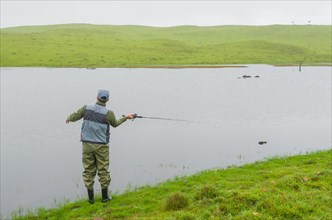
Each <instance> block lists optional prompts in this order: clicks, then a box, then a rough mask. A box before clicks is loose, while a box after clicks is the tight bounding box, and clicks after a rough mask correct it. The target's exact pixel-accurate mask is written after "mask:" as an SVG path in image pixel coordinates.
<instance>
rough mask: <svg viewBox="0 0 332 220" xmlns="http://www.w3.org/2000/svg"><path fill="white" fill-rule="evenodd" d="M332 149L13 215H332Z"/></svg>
mask: <svg viewBox="0 0 332 220" xmlns="http://www.w3.org/2000/svg"><path fill="white" fill-rule="evenodd" d="M331 184H332V150H327V151H321V152H315V153H310V154H307V155H298V156H292V157H285V158H273V159H269V160H267V161H263V162H255V163H252V164H248V165H244V166H241V167H230V168H227V169H216V170H210V171H204V172H201V173H199V174H196V175H193V176H188V177H179V178H175V179H174V180H169V181H166V182H164V183H161V184H159V185H157V186H145V187H141V188H138V189H137V190H134V191H129V192H125V193H123V194H120V195H115V196H114V197H113V200H112V201H111V202H110V203H107V204H103V203H101V201H100V200H101V198H100V197H99V198H97V199H96V202H95V204H93V205H90V204H89V203H88V201H87V200H83V201H77V202H74V203H68V204H63V205H61V206H60V207H58V208H55V209H49V210H45V209H40V210H39V211H38V212H37V213H32V212H31V213H30V214H28V215H25V216H18V215H13V218H14V219H97V218H101V219H264V220H265V219H323V220H325V219H331V218H332V205H331V204H332V186H331Z"/></svg>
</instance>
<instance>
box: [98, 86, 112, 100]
mask: <svg viewBox="0 0 332 220" xmlns="http://www.w3.org/2000/svg"><path fill="white" fill-rule="evenodd" d="M109 96H110V94H109V92H108V91H107V90H103V89H100V90H99V91H98V96H97V98H98V100H100V101H103V102H107V101H108V99H109Z"/></svg>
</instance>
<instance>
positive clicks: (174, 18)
mask: <svg viewBox="0 0 332 220" xmlns="http://www.w3.org/2000/svg"><path fill="white" fill-rule="evenodd" d="M331 7H332V3H331V0H323V1H319V0H304V1H303V0H302V1H301V0H295V1H288V0H276V1H272V0H259V1H252V0H243V1H239V0H233V1H222V0H219V1H216V0H215V1H188V0H187V1H172V0H168V1H158V0H157V1H156V0H155V1H139V0H133V1H123V0H122V1H111V0H108V1H77V0H76V1H68V0H67V1H55V0H39V1H36V0H35V1H28V0H22V1H18V0H1V27H2V28H4V27H13V26H25V25H46V24H64V23H90V24H112V25H126V24H132V25H148V26H177V25H199V26H212V25H232V24H235V25H269V24H292V23H295V24H308V22H309V21H310V23H311V24H325V25H331V23H332V22H331Z"/></svg>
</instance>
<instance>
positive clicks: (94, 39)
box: [1, 24, 332, 67]
mask: <svg viewBox="0 0 332 220" xmlns="http://www.w3.org/2000/svg"><path fill="white" fill-rule="evenodd" d="M331 28H332V26H331V25H271V26H212V27H197V26H178V27H146V26H112V25H89V24H66V25H51V26H30V27H14V28H3V29H1V66H2V67H21V66H47V67H140V66H147V65H149V66H163V65H165V66H168V65H170V66H172V65H180V66H181V65H218V64H247V63H251V64H259V63H263V64H277V65H288V64H296V65H298V64H299V63H300V62H301V61H302V60H303V59H304V58H305V61H304V65H312V64H313V65H322V64H328V65H331V63H332V52H331V40H332V36H331V34H332V30H331Z"/></svg>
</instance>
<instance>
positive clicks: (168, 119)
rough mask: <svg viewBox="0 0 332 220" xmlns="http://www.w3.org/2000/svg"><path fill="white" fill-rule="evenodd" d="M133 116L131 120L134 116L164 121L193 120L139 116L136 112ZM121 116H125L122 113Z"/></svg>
mask: <svg viewBox="0 0 332 220" xmlns="http://www.w3.org/2000/svg"><path fill="white" fill-rule="evenodd" d="M132 116H133V121H134V120H135V119H136V118H145V119H153V120H165V121H182V122H195V121H189V120H184V119H175V118H160V117H148V116H141V115H137V114H136V113H134V114H132ZM122 117H125V115H122Z"/></svg>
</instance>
